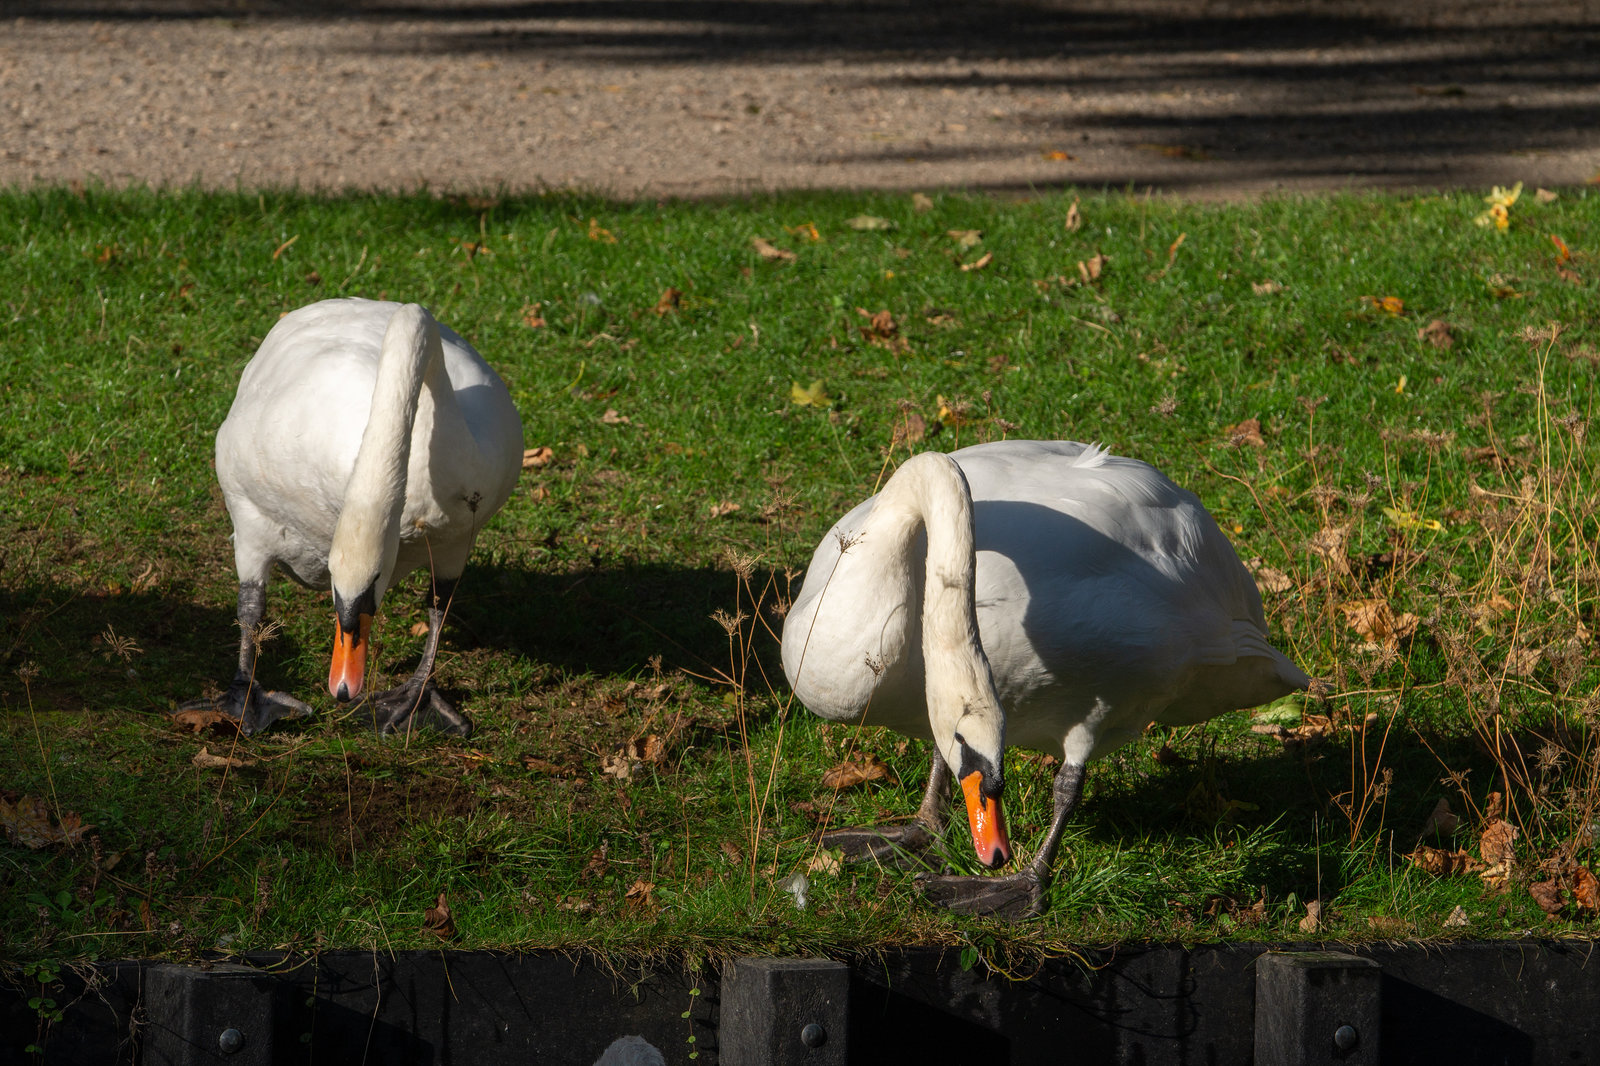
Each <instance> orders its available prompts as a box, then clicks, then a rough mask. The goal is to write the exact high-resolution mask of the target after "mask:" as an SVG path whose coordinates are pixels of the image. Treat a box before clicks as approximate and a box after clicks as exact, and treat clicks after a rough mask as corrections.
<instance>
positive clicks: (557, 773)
mask: <svg viewBox="0 0 1600 1066" xmlns="http://www.w3.org/2000/svg"><path fill="white" fill-rule="evenodd" d="M522 765H523V766H526V767H527V768H528V769H529V770H530V771H532V772H533V773H536V774H549V775H550V776H551V777H573V776H576V774H577V773H578V771H576V770H574V769H573V768H572V767H570V766H562V765H561V764H560V763H553V762H551V761H550V760H549V759H541V758H539V757H538V756H537V755H524V756H523V757H522Z"/></svg>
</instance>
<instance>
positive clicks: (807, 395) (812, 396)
mask: <svg viewBox="0 0 1600 1066" xmlns="http://www.w3.org/2000/svg"><path fill="white" fill-rule="evenodd" d="M789 400H790V402H791V403H794V404H797V405H799V406H801V407H826V406H828V405H829V404H830V403H832V402H833V397H832V396H829V395H828V390H827V389H826V388H824V387H823V384H822V379H821V378H818V379H817V380H815V381H813V382H812V383H811V384H810V385H808V386H806V387H804V388H802V387H801V386H800V383H799V382H798V381H792V382H790V383H789Z"/></svg>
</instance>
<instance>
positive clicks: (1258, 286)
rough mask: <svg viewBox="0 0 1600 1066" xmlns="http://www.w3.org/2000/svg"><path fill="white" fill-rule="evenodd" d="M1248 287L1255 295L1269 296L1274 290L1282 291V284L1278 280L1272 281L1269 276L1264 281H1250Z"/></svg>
mask: <svg viewBox="0 0 1600 1066" xmlns="http://www.w3.org/2000/svg"><path fill="white" fill-rule="evenodd" d="M1250 289H1251V291H1252V292H1254V293H1255V294H1256V295H1257V296H1270V295H1272V294H1273V293H1275V292H1282V291H1283V286H1282V285H1281V284H1279V283H1278V282H1276V281H1273V280H1272V279H1271V278H1268V279H1267V280H1266V281H1252V282H1251V283H1250Z"/></svg>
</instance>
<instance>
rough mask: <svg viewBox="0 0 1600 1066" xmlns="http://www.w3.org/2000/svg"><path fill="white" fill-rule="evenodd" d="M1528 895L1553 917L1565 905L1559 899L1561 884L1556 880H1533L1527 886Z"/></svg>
mask: <svg viewBox="0 0 1600 1066" xmlns="http://www.w3.org/2000/svg"><path fill="white" fill-rule="evenodd" d="M1528 895H1530V896H1532V897H1533V901H1534V902H1535V903H1537V904H1538V905H1539V909H1540V910H1542V911H1544V912H1545V913H1546V914H1548V915H1550V917H1552V918H1554V917H1555V916H1556V915H1558V914H1560V913H1561V908H1562V907H1563V906H1564V905H1565V904H1564V903H1563V902H1562V899H1561V884H1560V882H1558V881H1535V882H1533V883H1532V884H1530V885H1529V886H1528Z"/></svg>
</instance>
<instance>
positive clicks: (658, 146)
mask: <svg viewBox="0 0 1600 1066" xmlns="http://www.w3.org/2000/svg"><path fill="white" fill-rule="evenodd" d="M0 18H3V19H4V22H3V23H0V26H3V30H0V183H8V184H27V183H31V182H41V181H42V182H68V183H70V182H82V181H89V180H99V181H103V182H106V183H110V184H118V185H120V184H126V183H151V184H158V185H171V184H186V183H190V182H198V183H199V184H201V185H203V186H206V187H234V186H236V185H239V186H246V187H259V186H267V187H278V186H299V187H303V188H326V189H349V188H357V189H411V188H415V187H417V186H419V185H425V186H428V187H431V188H434V189H438V190H450V191H458V192H459V191H486V190H493V189H505V190H509V191H527V190H540V189H547V188H565V187H576V188H582V189H585V190H590V191H595V192H600V193H605V194H610V195H616V196H620V197H704V196H720V195H727V194H740V193H749V192H754V191H769V190H786V189H805V188H893V189H915V190H929V189H935V188H944V187H964V188H969V189H985V190H996V191H1016V192H1026V191H1028V190H1032V189H1045V188H1052V187H1059V186H1063V185H1076V186H1084V187H1100V186H1110V187H1117V188H1123V187H1133V188H1136V189H1141V190H1142V189H1144V188H1147V187H1148V188H1154V189H1157V190H1162V191H1170V192H1177V193H1182V194H1186V195H1192V196H1204V197H1216V196H1224V197H1226V196H1238V195H1251V194H1257V193H1261V192H1264V191H1272V190H1324V189H1339V188H1347V187H1391V188H1428V187H1463V186H1465V187H1479V186H1484V185H1488V184H1491V183H1509V182H1512V181H1516V180H1522V181H1525V182H1527V183H1528V184H1529V185H1530V186H1531V185H1536V184H1538V185H1557V184H1573V183H1579V182H1584V181H1588V180H1592V179H1594V178H1595V177H1596V174H1597V172H1600V122H1597V121H1596V117H1597V116H1600V0H1416V2H1406V0H1386V2H1378V0H1215V2H1214V0H1038V2H1031V3H1025V2H994V3H970V2H967V3H957V2H952V0H927V2H921V0H866V2H851V3H842V2H829V0H743V2H736V0H608V2H580V0H522V2H518V0H389V2H382V0H370V2H355V3H343V4H307V3H293V2H270V0H64V2H46V0H33V2H29V0H0Z"/></svg>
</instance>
